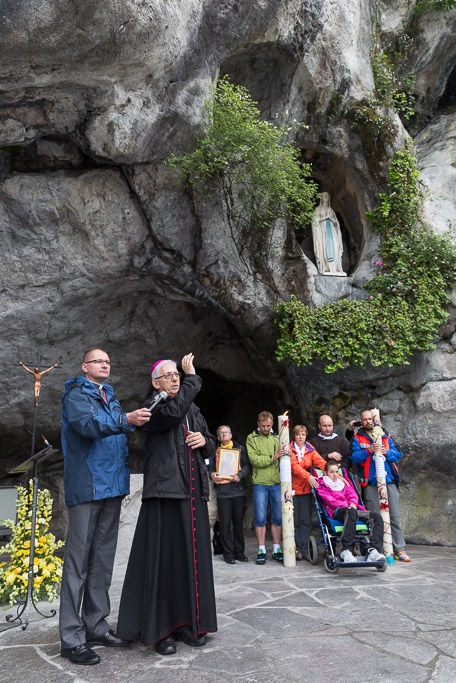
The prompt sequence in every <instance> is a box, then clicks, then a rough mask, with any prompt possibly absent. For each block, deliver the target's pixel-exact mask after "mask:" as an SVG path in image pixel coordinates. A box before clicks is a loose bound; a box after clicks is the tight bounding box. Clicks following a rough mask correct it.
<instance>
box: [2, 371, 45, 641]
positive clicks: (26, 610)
mask: <svg viewBox="0 0 456 683" xmlns="http://www.w3.org/2000/svg"><path fill="white" fill-rule="evenodd" d="M19 365H21V366H22V367H23V368H24V369H25V370H27V372H31V373H32V375H33V376H34V378H35V385H34V405H33V424H32V445H31V449H30V457H29V458H28V459H27V460H25V461H24V462H23V463H21V464H20V465H17V467H14V468H12V469H9V470H8V472H9V473H10V474H21V473H23V472H28V471H29V470H30V471H31V473H32V481H33V496H32V520H31V529H30V556H29V568H28V580H27V596H26V598H25V600H24V602H22V603H20V604H19V606H18V609H17V615H16V617H14V618H13V615H8V616H7V617H6V621H8V622H14V621H17V620H18V621H19V623H20V624H21V625H22V630H23V631H25V629H26V628H27V626H28V624H29V616H30V606H31V605H33V607H34V608H35V610H36V611H37V612H38V613H39V614H40V615H41V616H42V617H53V616H54V615H55V614H56V610H51V613H50V614H49V615H46V614H43V613H42V612H40V610H39V609H38V607H37V606H36V604H35V600H34V597H33V579H34V576H33V569H34V560H35V536H36V517H37V514H36V513H37V503H38V463H39V462H42V461H43V460H44V459H45V458H47V457H48V456H49V455H51V454H53V453H57V452H58V451H57V449H56V448H53V447H52V446H51V444H50V443H49V442H48V441H47V440H46V439H45V438H44V437H43V440H44V443H45V448H43V449H42V450H41V451H39V452H38V453H35V437H36V413H37V408H38V398H39V396H40V390H41V378H42V376H43V375H44V374H45V373H46V372H49V371H50V370H52V369H53V368H56V367H57V366H58V363H55V364H54V365H52V366H51V367H50V368H47V370H42V371H40V369H39V368H38V367H36V368H35V369H34V370H31V369H30V368H28V367H27V366H26V365H24V363H22V361H19ZM23 615H24V618H22V616H23Z"/></svg>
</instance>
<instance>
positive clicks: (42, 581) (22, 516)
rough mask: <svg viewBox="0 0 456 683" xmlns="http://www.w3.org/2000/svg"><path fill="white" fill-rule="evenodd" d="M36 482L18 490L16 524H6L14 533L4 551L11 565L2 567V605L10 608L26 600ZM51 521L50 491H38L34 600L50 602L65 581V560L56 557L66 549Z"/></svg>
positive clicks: (6, 563) (0, 575) (7, 564)
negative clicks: (50, 529)
mask: <svg viewBox="0 0 456 683" xmlns="http://www.w3.org/2000/svg"><path fill="white" fill-rule="evenodd" d="M32 499H33V482H30V485H29V489H25V488H23V487H22V486H20V487H19V488H18V496H17V523H16V524H14V523H13V522H12V521H11V520H6V523H7V524H8V526H9V527H11V529H12V532H13V533H12V538H11V541H9V543H7V544H6V545H5V546H4V547H3V548H2V551H3V553H7V554H9V555H10V560H9V562H1V563H0V604H6V603H8V604H9V605H10V606H11V605H14V603H16V602H21V601H22V600H25V599H26V596H27V585H28V574H29V565H30V532H31V528H32V521H31V520H32ZM51 519H52V498H51V495H50V493H49V491H48V490H47V489H43V490H39V491H38V500H37V514H36V528H35V554H34V560H33V599H34V600H35V601H39V600H46V599H47V600H49V601H50V602H52V601H53V600H55V599H56V598H57V594H58V587H59V584H60V581H61V579H62V566H63V560H61V559H60V557H57V556H56V555H55V554H54V553H55V551H56V550H57V549H58V548H61V547H62V546H63V545H64V541H56V539H55V536H54V534H51V533H50V531H49V523H50V521H51Z"/></svg>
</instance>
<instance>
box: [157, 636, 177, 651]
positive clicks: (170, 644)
mask: <svg viewBox="0 0 456 683" xmlns="http://www.w3.org/2000/svg"><path fill="white" fill-rule="evenodd" d="M155 649H156V651H157V652H158V654H159V655H175V654H176V652H177V650H176V643H175V642H174V638H173V637H172V636H168V637H167V638H163V640H160V641H159V642H158V643H157V644H156V646H155Z"/></svg>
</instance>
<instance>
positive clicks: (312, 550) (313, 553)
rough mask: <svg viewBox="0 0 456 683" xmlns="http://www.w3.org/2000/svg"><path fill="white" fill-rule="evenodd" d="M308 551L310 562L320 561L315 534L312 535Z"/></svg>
mask: <svg viewBox="0 0 456 683" xmlns="http://www.w3.org/2000/svg"><path fill="white" fill-rule="evenodd" d="M307 553H308V555H309V562H310V564H317V561H318V545H317V541H316V540H315V536H310V538H309V542H308V544H307Z"/></svg>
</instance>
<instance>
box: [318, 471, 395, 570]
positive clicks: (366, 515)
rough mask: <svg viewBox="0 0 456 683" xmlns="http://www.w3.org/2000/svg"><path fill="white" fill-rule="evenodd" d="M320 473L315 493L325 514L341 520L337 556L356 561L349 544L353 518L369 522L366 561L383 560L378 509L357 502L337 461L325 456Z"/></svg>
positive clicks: (352, 530) (351, 539) (353, 526)
mask: <svg viewBox="0 0 456 683" xmlns="http://www.w3.org/2000/svg"><path fill="white" fill-rule="evenodd" d="M324 472H325V473H324V475H323V476H322V477H320V478H319V487H318V497H319V498H320V499H321V501H322V503H323V504H324V506H325V508H326V510H327V511H328V514H329V516H330V517H332V518H333V519H337V520H339V521H341V522H343V523H344V530H343V532H342V536H341V543H342V552H341V554H340V557H341V559H342V560H343V561H344V562H356V557H355V556H354V555H353V545H354V542H355V534H356V520H357V519H362V520H365V521H367V522H369V526H370V531H371V539H370V543H371V545H370V546H369V549H368V552H367V561H368V562H378V561H380V560H384V559H385V556H384V555H383V552H382V551H383V520H382V518H381V516H380V515H379V514H378V512H370V511H369V510H366V508H365V507H364V506H363V505H361V504H360V502H359V498H358V494H357V492H356V490H355V488H354V487H353V485H352V483H351V482H350V481H349V480H348V479H345V477H342V476H341V475H340V473H339V465H338V464H337V463H335V462H334V461H333V460H328V462H326V463H325V465H324Z"/></svg>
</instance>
